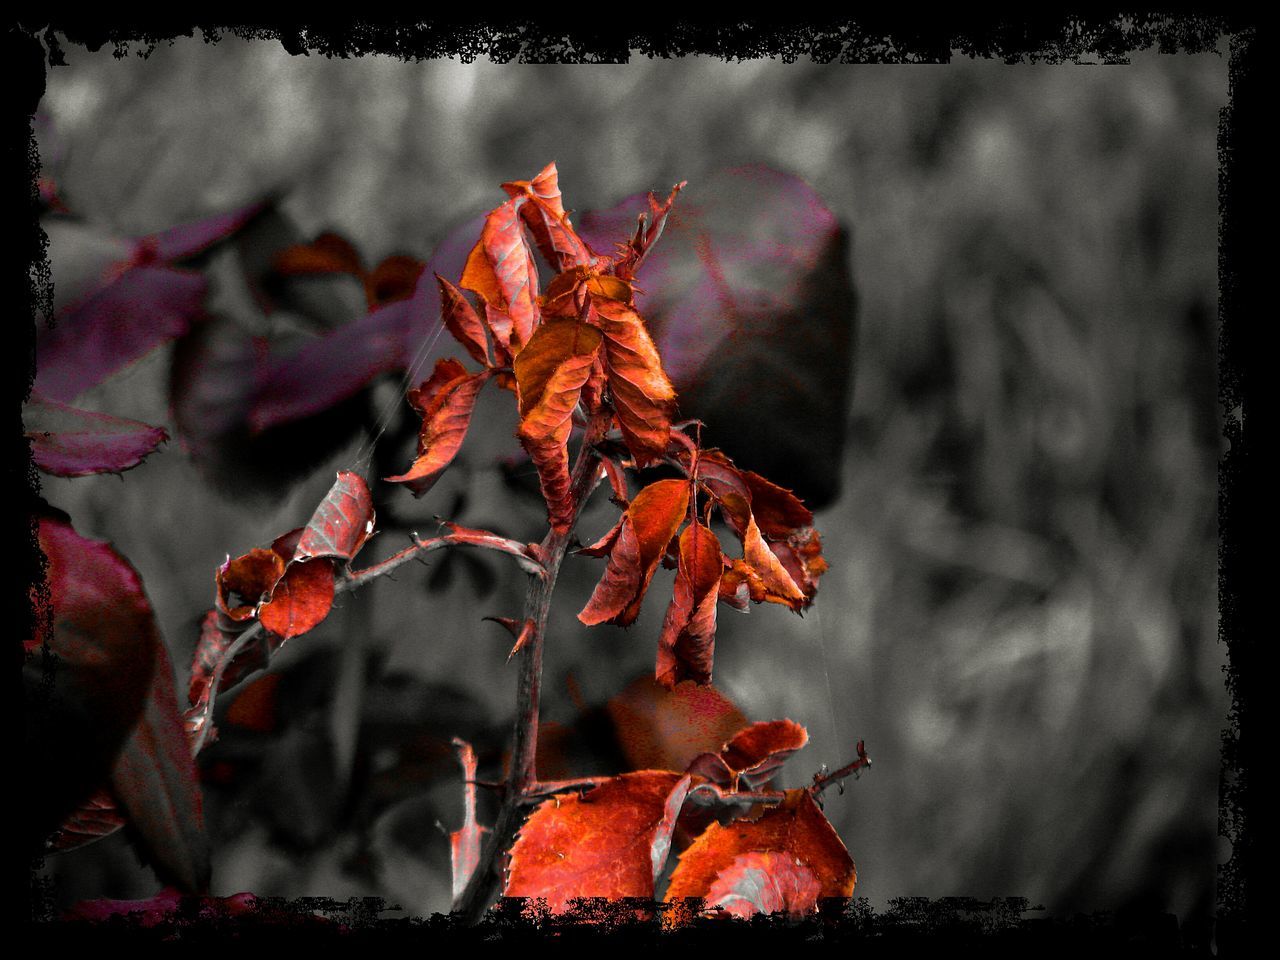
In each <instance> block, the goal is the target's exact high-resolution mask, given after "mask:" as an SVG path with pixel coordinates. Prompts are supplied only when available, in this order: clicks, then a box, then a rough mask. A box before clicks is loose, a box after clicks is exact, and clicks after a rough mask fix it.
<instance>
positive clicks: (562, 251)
mask: <svg viewBox="0 0 1280 960" xmlns="http://www.w3.org/2000/svg"><path fill="white" fill-rule="evenodd" d="M502 189H503V190H505V191H507V193H508V194H509V195H510V196H511V197H513V198H515V197H523V198H526V199H527V200H528V202H527V203H524V204H523V205H522V206H521V207H520V216H521V217H522V218H523V219H524V222H525V223H526V224H527V225H528V227H529V232H530V233H532V234H533V240H534V243H536V244H537V245H538V250H539V251H541V253H542V255H543V256H544V257H545V258H546V260H547V262H548V263H549V264H551V265H552V266H553V267H555V268H556V270H566V269H568V268H569V267H571V266H574V265H577V264H587V263H591V262H592V261H593V260H594V256H593V255H592V253H591V251H590V250H589V249H588V248H587V245H586V244H585V243H583V242H582V240H581V238H579V236H578V234H577V233H576V232H575V231H574V229H573V224H572V223H570V222H569V214H568V211H566V210H565V208H564V203H563V201H562V198H561V194H560V177H559V173H558V171H557V170H556V165H555V163H554V162H553V163H549V164H547V165H546V166H545V167H544V168H543V169H542V171H541V172H540V173H539V174H538V175H537V176H536V177H534V178H533V179H532V180H517V181H514V182H512V183H504V184H503V185H502Z"/></svg>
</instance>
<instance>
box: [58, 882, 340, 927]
mask: <svg viewBox="0 0 1280 960" xmlns="http://www.w3.org/2000/svg"><path fill="white" fill-rule="evenodd" d="M63 919H64V920H66V921H73V922H74V921H85V922H89V923H94V924H97V923H104V922H107V921H111V920H116V919H119V920H125V921H127V922H128V923H129V925H130V926H131V927H133V926H136V927H139V928H142V929H152V928H155V927H166V928H174V929H181V928H183V927H191V928H194V929H197V930H204V929H225V926H226V924H227V923H229V922H234V923H235V924H236V926H237V927H238V928H240V929H243V928H244V926H245V925H246V924H253V925H261V926H264V927H273V928H274V927H295V926H321V925H324V924H327V923H329V921H328V920H327V919H326V918H325V917H323V916H320V915H319V914H316V913H302V912H298V911H297V910H295V909H292V908H291V907H290V906H289V905H288V904H286V903H284V902H281V901H279V900H273V899H269V898H263V897H258V896H255V895H254V894H252V893H235V894H232V895H231V896H229V897H192V896H187V895H184V894H182V893H181V892H179V891H178V890H175V889H172V888H166V889H164V890H161V891H160V892H159V893H158V894H156V895H155V896H154V897H149V898H148V899H146V900H81V901H80V902H79V903H77V904H75V905H74V906H73V907H71V909H70V910H68V911H67V912H66V913H65V914H64V915H63Z"/></svg>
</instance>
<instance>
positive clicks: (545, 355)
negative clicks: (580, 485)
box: [515, 320, 602, 531]
mask: <svg viewBox="0 0 1280 960" xmlns="http://www.w3.org/2000/svg"><path fill="white" fill-rule="evenodd" d="M601 340H602V337H601V335H600V331H599V330H597V329H596V328H595V327H592V326H588V325H587V324H585V323H580V322H578V321H577V320H550V321H547V322H546V323H544V324H542V326H540V327H539V328H538V329H537V331H536V332H535V333H534V334H533V337H532V338H531V339H530V340H529V343H528V345H527V346H526V347H525V348H524V349H523V350H522V351H520V354H519V356H517V357H516V359H515V375H516V395H517V397H518V399H519V406H520V428H519V430H518V432H517V436H518V437H519V438H520V443H521V444H522V445H523V446H524V448H525V450H526V451H528V453H529V456H530V457H531V458H532V459H533V462H534V466H536V467H537V470H538V481H539V483H540V485H541V487H542V496H543V499H545V500H546V502H547V517H548V520H549V521H550V523H551V526H552V528H553V529H555V530H558V531H565V530H568V529H569V527H570V526H572V524H573V519H574V510H573V503H572V497H571V495H570V483H569V449H568V444H569V434H570V432H571V431H572V429H573V410H574V407H576V406H577V404H578V398H579V396H580V395H581V393H582V388H583V386H584V385H585V384H586V382H587V379H588V378H589V377H590V375H591V370H592V367H593V366H594V364H595V361H596V356H597V354H598V353H599V351H600V344H601Z"/></svg>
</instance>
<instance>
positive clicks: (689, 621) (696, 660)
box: [654, 523, 724, 687]
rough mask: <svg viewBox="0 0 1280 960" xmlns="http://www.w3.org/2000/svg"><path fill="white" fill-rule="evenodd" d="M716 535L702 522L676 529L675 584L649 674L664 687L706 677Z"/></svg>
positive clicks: (717, 568)
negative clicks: (654, 659) (678, 551)
mask: <svg viewBox="0 0 1280 960" xmlns="http://www.w3.org/2000/svg"><path fill="white" fill-rule="evenodd" d="M721 557H722V554H721V552H720V541H719V540H718V539H717V538H716V535H715V534H714V533H712V532H711V530H710V529H709V528H708V527H704V526H703V525H702V524H701V523H692V524H690V525H689V526H688V527H687V528H686V529H685V531H684V533H683V534H681V535H680V561H679V566H678V568H677V570H676V582H675V589H674V591H673V594H672V597H671V605H670V606H668V607H667V615H666V619H665V620H664V621H663V623H662V635H661V637H659V639H658V664H657V667H656V669H655V671H654V676H655V677H656V678H657V680H658V682H659V683H661V684H662V685H663V686H665V687H674V686H675V685H676V684H677V683H679V682H680V681H681V680H694V681H696V682H697V683H710V682H711V662H712V657H713V655H714V652H715V639H716V601H717V600H718V599H719V587H720V573H721V571H722V570H723V569H724V563H723V561H722V559H721Z"/></svg>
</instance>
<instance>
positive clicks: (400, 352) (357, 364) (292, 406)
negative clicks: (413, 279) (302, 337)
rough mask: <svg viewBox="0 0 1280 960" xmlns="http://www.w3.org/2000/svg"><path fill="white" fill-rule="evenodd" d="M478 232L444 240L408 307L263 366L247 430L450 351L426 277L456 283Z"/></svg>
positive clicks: (302, 413)
mask: <svg viewBox="0 0 1280 960" xmlns="http://www.w3.org/2000/svg"><path fill="white" fill-rule="evenodd" d="M483 224H484V218H483V217H476V218H474V219H472V220H469V221H468V222H466V223H464V224H462V225H461V226H460V227H458V228H457V229H455V230H453V231H451V232H450V233H449V234H448V236H446V237H445V239H444V240H443V241H442V242H441V243H440V246H439V247H437V248H436V251H435V253H434V254H433V255H432V257H431V259H430V260H428V261H427V265H426V268H425V269H424V270H423V271H422V274H421V276H419V278H418V283H417V286H416V287H415V288H414V292H413V296H411V297H410V298H409V299H407V300H399V301H396V302H394V303H390V304H387V305H386V306H383V307H378V308H376V309H374V310H371V311H370V312H369V313H367V314H365V315H364V316H363V317H362V318H360V319H359V320H356V321H354V322H352V323H349V324H347V325H346V326H344V327H341V328H340V329H338V330H335V331H334V332H333V333H330V334H328V335H327V336H324V337H320V338H318V339H316V340H314V341H312V342H310V343H308V344H306V345H305V346H304V347H302V348H301V349H300V350H297V351H295V352H294V353H292V354H290V355H288V356H278V357H275V358H274V359H273V360H271V361H270V363H269V364H268V366H267V368H266V370H265V371H264V372H263V382H262V386H261V389H260V390H259V391H258V393H257V396H256V399H255V401H254V405H253V412H252V414H251V416H250V422H251V424H252V427H253V429H254V430H255V431H262V430H266V429H269V428H271V427H275V426H279V425H281V424H284V423H288V422H290V421H293V420H299V419H302V418H304V417H309V416H313V415H314V414H317V413H319V412H320V411H322V410H326V409H328V408H329V407H331V406H333V405H334V404H336V403H338V402H340V401H342V400H345V399H346V398H348V397H350V396H353V395H354V394H356V393H358V392H359V391H360V390H361V389H363V388H364V387H365V386H366V385H367V384H368V383H369V382H370V381H371V380H372V379H373V378H374V377H376V376H377V375H378V374H380V373H386V372H390V371H400V370H405V369H407V368H410V367H412V368H413V369H414V371H415V372H416V371H420V370H423V369H427V368H429V367H430V365H431V363H432V362H433V361H434V359H435V358H436V357H437V356H442V355H443V354H442V353H439V352H438V351H439V350H447V349H452V347H453V343H452V340H451V339H450V338H448V337H440V336H438V334H439V333H440V331H441V330H443V325H442V323H441V319H440V289H439V286H438V284H437V283H436V280H435V276H434V274H437V273H438V274H440V275H441V276H442V277H444V278H446V279H449V280H456V279H457V278H458V277H460V276H461V275H462V268H463V265H464V264H465V263H466V259H467V254H468V253H469V252H470V250H471V247H472V245H473V244H474V242H475V238H476V236H477V235H478V234H479V232H480V229H481V227H482V226H483ZM432 338H435V340H434V343H432V342H431V341H432ZM411 379H413V378H411ZM414 382H416V380H414Z"/></svg>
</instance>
